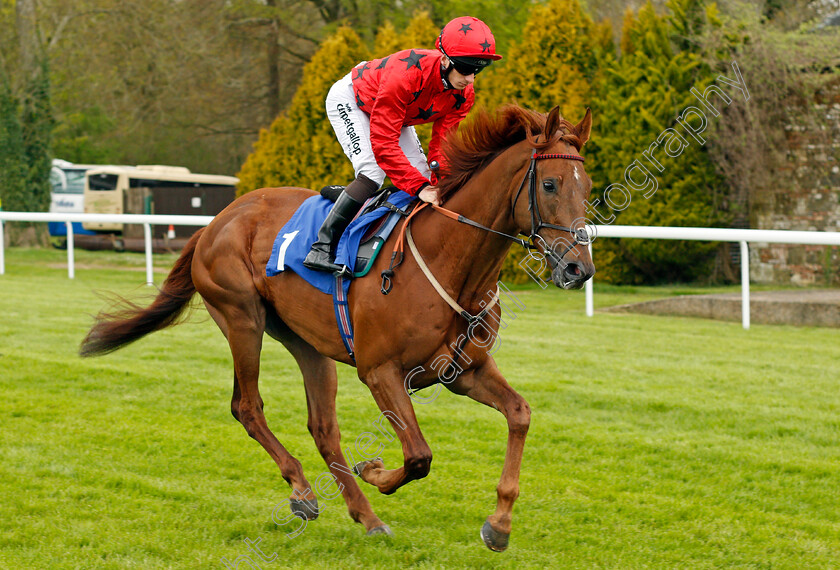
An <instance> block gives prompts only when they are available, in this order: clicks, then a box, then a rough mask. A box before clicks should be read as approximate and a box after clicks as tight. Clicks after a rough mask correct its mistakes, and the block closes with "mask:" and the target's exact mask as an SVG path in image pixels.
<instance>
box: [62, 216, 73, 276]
mask: <svg viewBox="0 0 840 570" xmlns="http://www.w3.org/2000/svg"><path fill="white" fill-rule="evenodd" d="M64 224H65V225H66V226H67V277H69V278H70V279H73V278H75V277H76V258H75V255H74V251H73V241H74V240H73V222H64Z"/></svg>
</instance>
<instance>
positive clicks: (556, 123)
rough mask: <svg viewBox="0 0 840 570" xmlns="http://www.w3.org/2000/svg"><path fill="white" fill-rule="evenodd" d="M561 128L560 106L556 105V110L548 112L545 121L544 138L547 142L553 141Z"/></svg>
mask: <svg viewBox="0 0 840 570" xmlns="http://www.w3.org/2000/svg"><path fill="white" fill-rule="evenodd" d="M559 128H560V106H559V105H555V106H554V108H553V109H552V110H551V111H549V112H548V117H547V118H546V120H545V130H544V131H543V136H544V137H545V140H546V141H548V140H551V137H553V136H554V133H556V132H557V130H558V129H559Z"/></svg>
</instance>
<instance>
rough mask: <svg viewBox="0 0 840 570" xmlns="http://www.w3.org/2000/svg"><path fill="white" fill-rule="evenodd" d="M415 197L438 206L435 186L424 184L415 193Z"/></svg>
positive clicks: (438, 199)
mask: <svg viewBox="0 0 840 570" xmlns="http://www.w3.org/2000/svg"><path fill="white" fill-rule="evenodd" d="M417 197H418V198H420V199H421V200H423V201H424V202H429V203H430V204H433V205H435V206H440V196H439V195H438V188H437V186H426V187H425V188H423V189H422V190H420V192H419V193H418V194H417Z"/></svg>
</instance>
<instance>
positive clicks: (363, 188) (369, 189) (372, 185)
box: [344, 174, 379, 202]
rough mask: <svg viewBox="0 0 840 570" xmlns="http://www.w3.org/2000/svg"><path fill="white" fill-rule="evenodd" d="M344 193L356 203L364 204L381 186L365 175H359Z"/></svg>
mask: <svg viewBox="0 0 840 570" xmlns="http://www.w3.org/2000/svg"><path fill="white" fill-rule="evenodd" d="M344 191H345V192H347V194H348V195H349V196H350V197H351V198H353V199H354V200H355V201H356V202H364V201H365V200H367V199H368V198H370V197H371V196H373V195H374V194H376V193H377V192H378V191H379V184H378V183H377V182H376V181H374V180H371V179H370V178H368V177H367V176H365V175H364V174H359V175H358V176H356V178H355V180H353V181H352V182H351V183H350V184H348V185H347V187H346V188H345V189H344Z"/></svg>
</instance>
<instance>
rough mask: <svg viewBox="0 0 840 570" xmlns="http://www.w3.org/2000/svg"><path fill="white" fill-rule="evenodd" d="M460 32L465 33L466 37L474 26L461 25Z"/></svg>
mask: <svg viewBox="0 0 840 570" xmlns="http://www.w3.org/2000/svg"><path fill="white" fill-rule="evenodd" d="M458 31H459V32H464V35H465V36H466V35H467V32H471V31H472V24H461V29H460V30H458Z"/></svg>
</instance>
